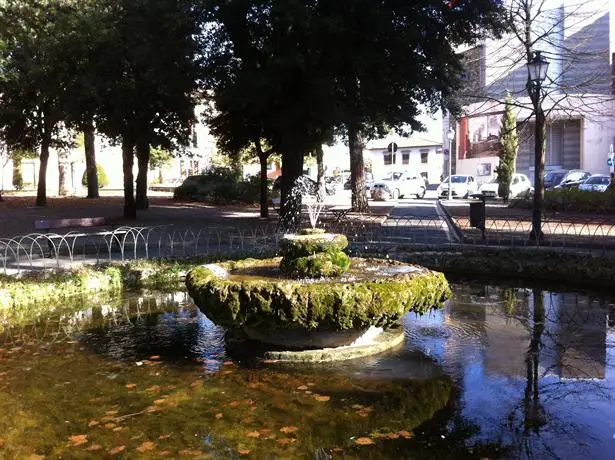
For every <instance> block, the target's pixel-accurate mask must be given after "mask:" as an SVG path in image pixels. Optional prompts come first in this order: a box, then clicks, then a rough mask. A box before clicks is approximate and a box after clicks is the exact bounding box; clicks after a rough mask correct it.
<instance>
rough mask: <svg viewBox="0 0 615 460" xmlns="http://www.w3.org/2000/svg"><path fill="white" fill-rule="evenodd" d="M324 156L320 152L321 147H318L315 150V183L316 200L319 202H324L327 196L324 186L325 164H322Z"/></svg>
mask: <svg viewBox="0 0 615 460" xmlns="http://www.w3.org/2000/svg"><path fill="white" fill-rule="evenodd" d="M323 157H324V154H323V151H322V145H319V146H318V148H317V149H316V168H317V171H318V172H317V178H316V181H317V183H318V198H319V199H320V201H324V199H325V197H326V196H327V190H326V186H325V163H324V158H323Z"/></svg>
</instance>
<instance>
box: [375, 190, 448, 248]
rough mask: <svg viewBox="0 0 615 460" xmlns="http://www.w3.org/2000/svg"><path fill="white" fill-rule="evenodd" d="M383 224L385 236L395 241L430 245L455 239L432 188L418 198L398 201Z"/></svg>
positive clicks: (446, 242)
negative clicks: (422, 196) (421, 197)
mask: <svg viewBox="0 0 615 460" xmlns="http://www.w3.org/2000/svg"><path fill="white" fill-rule="evenodd" d="M383 226H384V227H385V229H384V232H385V235H386V237H387V238H388V239H391V240H394V241H399V242H404V243H409V244H429V245H442V244H448V243H451V242H454V240H453V239H452V238H453V235H452V234H451V233H450V232H449V228H448V224H447V223H446V220H445V218H444V214H443V213H442V211H441V210H440V209H439V206H438V201H437V196H436V192H435V191H434V190H430V191H428V192H427V194H426V195H425V197H424V198H423V199H420V200H419V199H415V198H414V199H413V198H410V199H401V200H398V201H397V205H396V206H395V208H394V209H393V210H392V211H391V212H390V213H389V218H388V219H387V220H386V222H385V223H384V225H383Z"/></svg>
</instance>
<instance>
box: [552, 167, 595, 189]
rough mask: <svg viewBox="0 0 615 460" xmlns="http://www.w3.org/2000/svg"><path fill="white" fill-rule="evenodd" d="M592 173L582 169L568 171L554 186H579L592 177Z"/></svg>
mask: <svg viewBox="0 0 615 460" xmlns="http://www.w3.org/2000/svg"><path fill="white" fill-rule="evenodd" d="M591 175H592V174H591V173H590V172H587V171H583V170H581V169H573V170H571V171H568V173H566V175H565V176H564V178H563V179H562V181H561V182H560V183H559V184H558V185H556V186H555V187H553V188H578V187H579V185H581V184H582V183H583V182H585V181H586V180H587V179H589V178H590V177H591Z"/></svg>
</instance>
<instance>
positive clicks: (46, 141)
mask: <svg viewBox="0 0 615 460" xmlns="http://www.w3.org/2000/svg"><path fill="white" fill-rule="evenodd" d="M48 132H49V131H48V130H47V129H45V133H44V135H43V139H42V141H41V156H40V169H39V170H38V188H37V190H36V206H47V163H48V162H49V146H50V144H51V139H50V137H49V134H48Z"/></svg>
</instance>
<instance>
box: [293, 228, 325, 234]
mask: <svg viewBox="0 0 615 460" xmlns="http://www.w3.org/2000/svg"><path fill="white" fill-rule="evenodd" d="M297 233H298V234H299V235H322V234H323V233H326V230H325V229H324V228H302V229H301V230H299V231H298V232H297Z"/></svg>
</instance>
